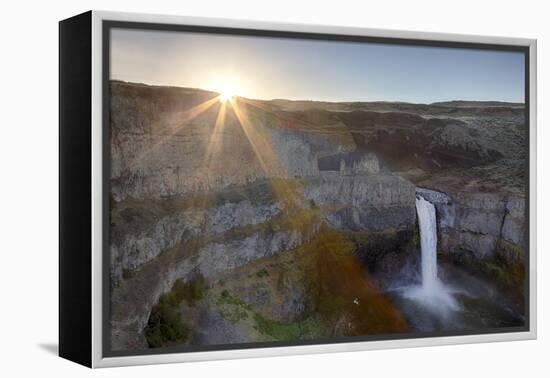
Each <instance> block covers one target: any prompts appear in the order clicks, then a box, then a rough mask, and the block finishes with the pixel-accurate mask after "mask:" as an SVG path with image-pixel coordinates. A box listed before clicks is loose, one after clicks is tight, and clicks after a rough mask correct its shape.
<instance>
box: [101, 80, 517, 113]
mask: <svg viewBox="0 0 550 378" xmlns="http://www.w3.org/2000/svg"><path fill="white" fill-rule="evenodd" d="M109 81H111V82H113V81H116V82H121V83H125V84H134V85H144V86H149V87H165V88H179V89H191V90H197V91H202V92H210V93H217V94H220V92H217V91H215V90H211V89H206V88H199V87H189V86H184V85H181V84H179V85H178V84H159V83H146V82H137V81H127V80H122V79H115V78H110V79H109ZM235 97H241V98H246V99H250V100H259V101H292V102H321V103H322V102H326V103H401V104H410V105H437V104H440V103H446V102H477V103H502V104H508V105H521V106H525V101H523V102H519V101H506V100H500V99H494V100H471V99H464V98H460V99H458V98H452V99H442V100H438V101H433V102H429V103H427V102H411V101H403V100H387V99H385V100H351V99H350V100H314V99H301V98H279V97H275V98H259V97H249V96H244V95H239V94H236V95H235ZM495 107H498V106H495Z"/></svg>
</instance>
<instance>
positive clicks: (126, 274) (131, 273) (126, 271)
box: [122, 269, 136, 280]
mask: <svg viewBox="0 0 550 378" xmlns="http://www.w3.org/2000/svg"><path fill="white" fill-rule="evenodd" d="M135 274H136V271H135V270H134V269H123V270H122V278H124V279H125V280H129V279H130V278H132V277H134V276H135Z"/></svg>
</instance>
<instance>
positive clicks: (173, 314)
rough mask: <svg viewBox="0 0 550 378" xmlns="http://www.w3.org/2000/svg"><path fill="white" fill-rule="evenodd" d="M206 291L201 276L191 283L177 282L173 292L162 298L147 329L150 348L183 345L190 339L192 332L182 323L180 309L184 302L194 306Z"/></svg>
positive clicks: (154, 308) (152, 312)
mask: <svg viewBox="0 0 550 378" xmlns="http://www.w3.org/2000/svg"><path fill="white" fill-rule="evenodd" d="M204 289H205V281H204V277H203V276H201V275H199V276H196V277H195V278H193V279H192V280H190V281H189V282H184V281H182V280H177V281H176V282H175V283H174V285H173V286H172V290H170V291H169V292H168V293H164V294H162V295H161V296H160V298H159V302H158V304H156V305H155V306H154V307H153V309H152V310H151V315H150V316H149V321H148V322H147V326H146V327H145V338H146V339H147V343H148V344H149V346H150V347H152V348H158V347H162V346H166V345H170V344H177V343H183V342H185V341H187V340H188V339H189V336H190V334H191V330H190V328H189V326H188V325H187V324H185V323H184V322H183V321H182V319H181V314H180V312H179V310H178V307H179V305H180V304H181V303H182V301H184V300H185V301H186V302H187V303H188V304H189V305H190V306H194V305H195V303H196V301H199V300H201V299H202V298H203V296H204Z"/></svg>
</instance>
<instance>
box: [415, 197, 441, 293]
mask: <svg viewBox="0 0 550 378" xmlns="http://www.w3.org/2000/svg"><path fill="white" fill-rule="evenodd" d="M416 213H417V214H418V226H419V228H420V249H421V251H422V264H421V266H422V288H423V289H424V291H425V292H426V293H430V292H432V293H433V292H434V291H435V290H437V288H438V280H437V223H436V218H435V206H434V205H433V204H432V203H430V202H429V201H426V200H425V199H424V198H422V197H420V196H417V197H416Z"/></svg>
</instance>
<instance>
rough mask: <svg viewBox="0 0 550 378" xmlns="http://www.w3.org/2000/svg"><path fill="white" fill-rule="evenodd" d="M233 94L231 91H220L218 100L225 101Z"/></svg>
mask: <svg viewBox="0 0 550 378" xmlns="http://www.w3.org/2000/svg"><path fill="white" fill-rule="evenodd" d="M234 96H235V94H234V93H233V92H228V91H224V92H221V93H220V101H221V102H226V101H227V100H231V99H232V98H233V97H234Z"/></svg>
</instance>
